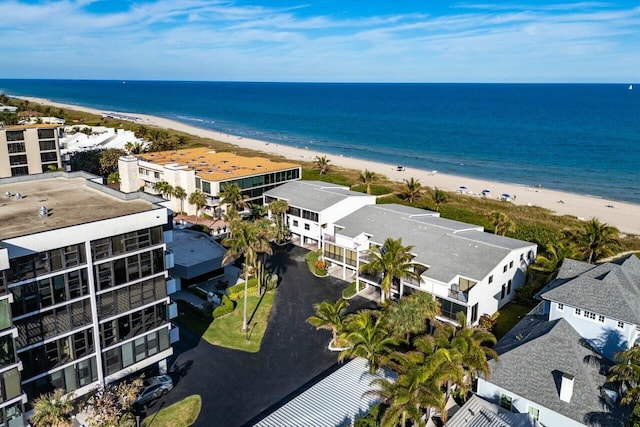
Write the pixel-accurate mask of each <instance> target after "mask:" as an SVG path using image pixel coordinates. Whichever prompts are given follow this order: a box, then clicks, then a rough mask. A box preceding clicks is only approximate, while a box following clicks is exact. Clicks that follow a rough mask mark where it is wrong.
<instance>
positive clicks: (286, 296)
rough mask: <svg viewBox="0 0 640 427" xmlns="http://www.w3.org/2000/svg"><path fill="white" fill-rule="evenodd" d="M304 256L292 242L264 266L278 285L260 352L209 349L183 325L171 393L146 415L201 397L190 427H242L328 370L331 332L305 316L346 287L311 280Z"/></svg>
mask: <svg viewBox="0 0 640 427" xmlns="http://www.w3.org/2000/svg"><path fill="white" fill-rule="evenodd" d="M306 253H307V251H306V250H305V249H302V248H299V247H295V246H293V245H289V246H286V247H283V248H277V249H275V250H274V255H273V256H272V257H271V259H270V265H269V268H270V269H271V270H272V271H276V272H277V273H278V275H279V276H280V278H281V283H280V285H279V288H278V292H277V294H276V299H275V304H274V307H273V310H272V312H271V317H270V319H269V324H268V327H267V331H266V334H265V336H264V339H263V341H262V346H261V350H260V352H258V353H245V352H241V351H235V350H229V349H225V348H221V347H216V346H212V345H210V344H208V343H207V342H205V341H203V340H201V339H200V337H199V336H198V335H196V334H194V333H192V332H191V331H189V330H188V329H186V328H181V329H180V341H179V342H178V343H176V344H175V345H174V352H175V355H174V358H173V362H172V363H171V365H170V368H169V371H170V372H169V373H170V374H171V375H172V377H173V378H174V382H176V385H175V388H174V390H173V391H172V392H171V393H169V394H168V395H167V396H166V397H165V398H164V399H161V400H160V401H158V402H156V403H155V404H154V405H153V406H151V407H150V408H149V412H155V411H157V410H159V409H160V408H162V407H165V406H167V405H169V404H171V403H174V402H176V401H178V400H181V399H182V398H184V397H187V396H189V395H192V394H199V395H201V396H202V411H201V413H200V417H199V418H198V421H197V422H196V424H194V425H195V426H202V427H205V426H207V427H209V426H224V427H226V426H231V427H232V426H241V425H244V424H247V423H249V422H250V421H251V422H253V421H255V420H257V419H258V418H260V417H261V414H266V412H267V411H268V410H269V408H273V407H274V405H276V406H277V404H279V402H282V400H283V399H284V398H285V397H286V396H288V395H289V394H291V393H293V392H295V391H296V390H298V389H300V388H301V387H303V386H305V385H308V383H310V382H311V381H312V380H314V381H315V380H317V379H318V378H321V377H322V376H323V375H322V374H323V373H325V374H326V372H330V371H331V370H332V368H333V367H334V366H335V364H336V358H337V354H336V353H333V352H330V351H328V350H327V344H328V342H329V340H330V338H331V334H330V332H329V331H316V330H315V328H313V327H312V326H311V325H309V324H308V323H306V319H307V318H308V317H309V316H311V315H313V314H314V310H313V304H315V303H317V302H321V301H324V300H332V301H335V300H336V299H338V298H339V297H340V293H341V291H342V289H343V288H344V287H345V286H346V285H347V283H346V282H343V281H340V280H338V279H335V278H333V277H326V278H317V277H315V276H313V275H312V274H311V273H310V272H309V269H308V267H307V265H306V263H305V262H304V255H305V254H306ZM366 305H371V303H370V302H369V301H367V300H364V299H359V298H356V299H354V300H353V303H352V308H357V307H362V306H366Z"/></svg>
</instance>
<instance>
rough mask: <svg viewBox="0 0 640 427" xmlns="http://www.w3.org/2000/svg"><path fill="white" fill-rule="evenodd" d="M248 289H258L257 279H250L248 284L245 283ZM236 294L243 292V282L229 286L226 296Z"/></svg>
mask: <svg viewBox="0 0 640 427" xmlns="http://www.w3.org/2000/svg"><path fill="white" fill-rule="evenodd" d="M247 287H248V288H257V287H258V279H256V278H255V277H252V278H250V279H249V283H247ZM238 292H240V293H242V292H244V282H241V283H238V284H237V285H233V286H229V287H228V288H227V294H228V295H231V294H237V293H238Z"/></svg>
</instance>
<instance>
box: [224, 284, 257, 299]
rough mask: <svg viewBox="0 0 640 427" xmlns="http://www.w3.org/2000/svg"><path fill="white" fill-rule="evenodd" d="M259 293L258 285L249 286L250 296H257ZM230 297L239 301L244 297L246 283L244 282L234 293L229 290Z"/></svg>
mask: <svg viewBox="0 0 640 427" xmlns="http://www.w3.org/2000/svg"><path fill="white" fill-rule="evenodd" d="M256 284H257V282H256ZM258 294H259V290H258V286H250V287H248V288H247V296H248V297H255V296H258ZM229 298H231V299H232V300H234V301H238V300H239V299H241V298H244V283H243V284H242V289H241V290H239V291H236V292H233V293H231V292H229Z"/></svg>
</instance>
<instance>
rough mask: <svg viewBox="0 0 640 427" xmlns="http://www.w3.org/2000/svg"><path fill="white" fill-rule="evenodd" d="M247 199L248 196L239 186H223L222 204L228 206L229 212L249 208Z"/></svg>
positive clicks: (221, 193)
mask: <svg viewBox="0 0 640 427" xmlns="http://www.w3.org/2000/svg"><path fill="white" fill-rule="evenodd" d="M246 198H247V196H245V195H244V194H243V193H242V189H241V188H240V186H239V185H238V184H222V191H221V192H220V203H221V204H224V205H227V210H229V209H238V208H245V207H246V206H247V202H246V201H245V199H246Z"/></svg>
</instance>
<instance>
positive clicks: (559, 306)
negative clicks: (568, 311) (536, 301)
mask: <svg viewBox="0 0 640 427" xmlns="http://www.w3.org/2000/svg"><path fill="white" fill-rule="evenodd" d="M558 311H564V304H562V303H558Z"/></svg>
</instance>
